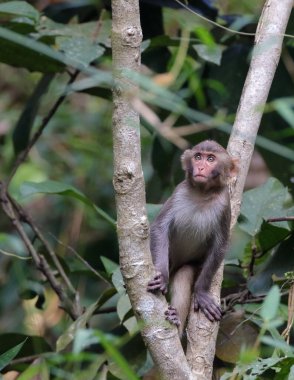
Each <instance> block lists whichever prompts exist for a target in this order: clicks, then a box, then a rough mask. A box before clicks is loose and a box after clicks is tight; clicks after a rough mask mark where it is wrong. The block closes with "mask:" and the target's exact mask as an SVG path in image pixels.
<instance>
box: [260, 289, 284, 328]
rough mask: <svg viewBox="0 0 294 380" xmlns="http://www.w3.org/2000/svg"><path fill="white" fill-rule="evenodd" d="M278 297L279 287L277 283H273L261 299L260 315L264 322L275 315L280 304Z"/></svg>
mask: <svg viewBox="0 0 294 380" xmlns="http://www.w3.org/2000/svg"><path fill="white" fill-rule="evenodd" d="M280 299H281V294H280V289H279V287H278V286H277V285H274V286H273V287H272V288H271V290H270V291H269V293H268V295H267V296H266V298H265V300H264V301H263V304H262V306H261V310H260V316H261V317H262V319H263V320H264V321H265V322H269V321H271V320H272V319H274V318H275V317H276V315H277V313H278V308H279V305H280Z"/></svg>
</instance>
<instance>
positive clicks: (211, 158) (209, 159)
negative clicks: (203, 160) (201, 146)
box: [207, 154, 215, 162]
mask: <svg viewBox="0 0 294 380" xmlns="http://www.w3.org/2000/svg"><path fill="white" fill-rule="evenodd" d="M214 160H215V156H213V155H212V154H210V155H209V156H208V157H207V161H209V162H213V161H214Z"/></svg>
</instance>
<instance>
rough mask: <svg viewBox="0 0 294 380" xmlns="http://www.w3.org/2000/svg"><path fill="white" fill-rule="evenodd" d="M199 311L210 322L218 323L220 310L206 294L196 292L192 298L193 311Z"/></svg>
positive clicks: (220, 314) (220, 315) (220, 316)
mask: <svg viewBox="0 0 294 380" xmlns="http://www.w3.org/2000/svg"><path fill="white" fill-rule="evenodd" d="M199 309H200V310H201V311H202V312H203V313H204V315H205V316H206V318H207V319H209V320H210V321H211V322H215V321H220V320H221V318H222V309H221V307H220V305H218V304H217V303H216V302H215V301H214V300H213V298H212V297H211V296H210V295H209V294H207V293H206V292H196V293H195V297H194V310H195V311H198V310H199Z"/></svg>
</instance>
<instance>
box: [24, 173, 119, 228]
mask: <svg viewBox="0 0 294 380" xmlns="http://www.w3.org/2000/svg"><path fill="white" fill-rule="evenodd" d="M20 192H21V194H22V195H23V196H24V197H26V196H31V195H35V194H39V193H43V194H58V195H63V196H67V197H72V198H75V199H77V200H79V201H80V202H82V203H84V204H85V205H87V206H90V207H91V208H93V209H94V210H95V211H96V212H97V214H99V215H100V216H101V217H102V218H103V219H105V220H107V221H108V222H109V223H110V224H112V225H113V226H115V225H116V223H115V220H113V219H112V218H111V217H110V216H109V215H108V214H106V212H104V211H103V210H102V209H101V208H99V207H98V206H96V205H95V204H94V203H93V202H92V201H91V200H90V199H89V198H87V197H86V196H85V195H84V194H83V193H82V192H80V191H79V190H77V189H76V188H75V187H73V186H71V185H67V184H65V183H62V182H57V181H43V182H38V183H36V182H24V183H23V184H22V185H21V188H20Z"/></svg>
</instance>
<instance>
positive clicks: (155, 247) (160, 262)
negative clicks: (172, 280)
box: [147, 201, 171, 294]
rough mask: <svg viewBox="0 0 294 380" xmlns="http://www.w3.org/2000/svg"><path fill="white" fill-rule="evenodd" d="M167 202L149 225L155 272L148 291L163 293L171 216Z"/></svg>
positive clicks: (165, 280)
mask: <svg viewBox="0 0 294 380" xmlns="http://www.w3.org/2000/svg"><path fill="white" fill-rule="evenodd" d="M167 203H169V201H167V202H166V203H165V205H164V206H163V208H162V210H161V212H160V214H159V216H158V217H157V219H156V220H155V222H154V223H153V224H152V226H151V233H150V235H151V236H150V241H151V243H150V249H151V254H152V260H153V264H154V266H155V268H156V271H157V273H156V275H155V277H154V278H153V279H152V280H151V281H149V283H148V286H147V290H148V291H150V292H155V291H157V290H160V291H161V292H162V293H163V294H166V293H167V290H168V280H169V227H170V223H171V217H170V215H169V212H168V210H169V208H168V206H167Z"/></svg>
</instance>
